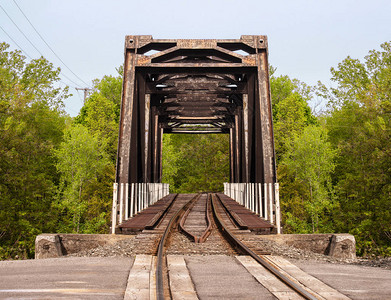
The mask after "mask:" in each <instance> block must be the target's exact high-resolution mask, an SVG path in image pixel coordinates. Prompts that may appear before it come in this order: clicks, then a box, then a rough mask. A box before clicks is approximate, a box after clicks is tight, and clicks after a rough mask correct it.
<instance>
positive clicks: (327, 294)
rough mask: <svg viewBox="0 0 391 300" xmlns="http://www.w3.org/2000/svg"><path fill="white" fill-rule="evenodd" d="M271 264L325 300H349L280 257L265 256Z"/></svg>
mask: <svg viewBox="0 0 391 300" xmlns="http://www.w3.org/2000/svg"><path fill="white" fill-rule="evenodd" d="M266 258H267V259H268V260H269V261H270V262H271V263H273V264H274V265H276V266H278V268H279V269H280V270H282V271H284V272H285V273H286V274H289V275H290V276H291V277H293V278H294V279H295V280H297V281H298V282H299V283H301V284H302V285H304V286H305V287H306V288H308V289H309V291H312V292H314V293H316V294H318V295H320V296H321V297H324V298H325V299H335V300H349V299H350V298H349V297H347V296H346V295H344V294H342V293H340V292H338V291H337V290H335V289H333V288H332V287H330V286H329V285H327V284H325V283H324V282H322V281H320V280H319V279H317V278H315V277H313V276H311V275H310V274H308V273H306V272H304V271H303V270H301V269H300V268H298V267H297V266H295V265H294V264H292V263H291V262H289V261H288V260H286V259H284V258H282V257H280V256H272V255H270V256H267V257H266Z"/></svg>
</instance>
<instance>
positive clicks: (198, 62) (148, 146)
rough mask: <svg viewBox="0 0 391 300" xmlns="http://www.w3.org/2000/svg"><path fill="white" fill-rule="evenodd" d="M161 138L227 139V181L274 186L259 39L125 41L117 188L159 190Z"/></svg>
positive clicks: (263, 45) (263, 47)
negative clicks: (129, 186)
mask: <svg viewBox="0 0 391 300" xmlns="http://www.w3.org/2000/svg"><path fill="white" fill-rule="evenodd" d="M172 99H174V100H172ZM224 99H226V100H224ZM191 126H193V127H191ZM197 126H198V127H197ZM165 132H167V133H174V132H178V133H213V132H221V133H229V135H230V169H231V172H230V181H231V182H233V183H235V182H236V183H238V182H253V183H275V182H276V181H277V180H276V166H275V151H274V136H273V121H272V108H271V96H270V86H269V65H268V42H267V37H266V36H264V35H251V36H241V38H240V39H224V40H218V39H199V40H198V39H153V38H152V36H148V35H140V36H133V35H129V36H126V38H125V63H124V75H123V89H122V101H121V113H120V129H119V141H118V156H117V170H116V182H117V183H119V184H121V183H123V184H131V183H142V182H144V183H147V182H155V183H157V182H160V180H161V174H162V162H161V156H162V137H163V133H165Z"/></svg>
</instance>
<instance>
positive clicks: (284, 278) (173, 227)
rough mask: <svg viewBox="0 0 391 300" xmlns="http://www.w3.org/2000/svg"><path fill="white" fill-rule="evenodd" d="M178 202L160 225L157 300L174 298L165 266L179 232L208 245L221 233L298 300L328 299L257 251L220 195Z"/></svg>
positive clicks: (249, 233)
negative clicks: (169, 246)
mask: <svg viewBox="0 0 391 300" xmlns="http://www.w3.org/2000/svg"><path fill="white" fill-rule="evenodd" d="M178 200H180V201H179V202H177V203H174V204H173V209H171V210H170V212H169V213H168V214H167V216H166V218H164V220H165V221H164V222H162V223H161V224H160V227H162V226H164V227H165V230H164V233H163V234H162V238H161V239H160V242H159V246H158V251H157V264H156V273H155V277H156V296H157V299H158V300H162V299H168V298H170V297H171V293H170V287H169V280H168V274H167V273H168V272H167V266H166V265H165V264H166V260H165V256H166V254H165V251H166V248H167V241H168V240H169V236H170V235H171V234H172V233H173V232H176V231H177V230H179V231H181V232H183V233H184V234H185V235H186V236H187V237H188V238H189V239H190V240H191V241H192V242H195V243H199V242H201V241H205V240H206V238H202V237H205V236H208V235H209V234H210V232H211V231H212V230H219V231H220V232H221V233H222V235H223V236H224V238H225V239H226V240H227V241H228V242H229V244H230V245H231V247H232V248H234V249H235V251H236V253H239V254H242V255H246V256H250V257H252V258H253V259H254V260H255V261H256V262H257V263H259V264H260V265H261V266H263V267H264V268H265V269H267V270H268V271H269V272H270V273H271V274H273V275H274V276H276V277H277V278H278V279H279V280H280V281H281V282H283V283H284V284H285V285H287V286H288V287H289V288H290V289H292V290H293V291H294V292H295V293H297V295H298V298H300V299H311V300H313V299H326V298H324V297H321V296H319V294H318V293H316V292H313V291H311V290H310V289H309V288H307V287H304V286H303V285H302V284H300V283H299V282H298V281H297V280H295V279H294V278H292V277H291V276H290V275H288V274H286V273H285V272H284V271H282V270H281V269H280V267H279V265H278V263H277V262H276V261H275V260H272V259H269V256H268V255H267V254H268V253H266V252H265V251H263V250H262V249H258V248H257V247H256V245H255V243H252V242H253V241H252V237H253V236H254V235H253V234H252V233H251V232H250V231H249V230H246V229H240V226H238V224H237V223H235V221H234V220H233V218H232V216H231V215H230V213H229V210H228V209H227V208H226V207H224V204H223V202H222V201H221V200H220V199H219V196H218V195H216V194H198V195H194V196H192V197H190V199H189V198H187V199H178ZM197 219H198V222H197ZM200 239H201V241H200ZM342 299H348V298H342Z"/></svg>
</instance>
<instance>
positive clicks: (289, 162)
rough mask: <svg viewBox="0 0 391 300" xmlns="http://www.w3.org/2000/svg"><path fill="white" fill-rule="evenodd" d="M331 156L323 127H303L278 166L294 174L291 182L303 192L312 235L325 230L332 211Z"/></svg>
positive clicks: (332, 154)
mask: <svg viewBox="0 0 391 300" xmlns="http://www.w3.org/2000/svg"><path fill="white" fill-rule="evenodd" d="M335 156H336V151H335V150H333V149H332V147H331V144H330V142H328V141H327V131H326V130H325V128H323V127H320V126H314V125H312V126H308V127H306V128H305V129H304V131H303V134H302V135H301V136H298V137H296V138H294V141H293V143H292V146H291V147H290V149H289V150H288V152H287V153H286V154H285V156H284V158H283V160H282V164H283V165H285V166H286V168H287V169H288V170H289V171H290V172H292V173H293V174H294V178H295V179H294V180H295V181H299V182H300V183H301V184H303V185H304V186H305V187H306V189H307V191H306V194H305V195H306V196H307V197H308V198H307V199H305V200H306V201H305V203H304V205H303V206H304V209H305V211H306V213H307V215H308V216H309V217H310V219H311V222H310V224H311V229H312V232H319V230H321V231H325V230H326V231H327V230H329V227H328V226H327V225H328V224H329V221H330V220H329V219H328V218H327V215H330V212H331V211H332V209H333V208H334V203H333V202H334V201H333V197H332V191H331V174H332V172H333V171H334V167H335V165H334V159H335ZM303 196H304V195H303ZM288 216H289V215H288Z"/></svg>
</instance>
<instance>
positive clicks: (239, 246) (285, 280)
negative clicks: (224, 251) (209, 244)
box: [212, 195, 319, 300]
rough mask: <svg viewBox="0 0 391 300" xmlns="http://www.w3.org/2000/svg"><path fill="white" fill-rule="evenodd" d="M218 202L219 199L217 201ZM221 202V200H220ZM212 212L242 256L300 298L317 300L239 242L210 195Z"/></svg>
mask: <svg viewBox="0 0 391 300" xmlns="http://www.w3.org/2000/svg"><path fill="white" fill-rule="evenodd" d="M219 200H220V199H219ZM220 202H221V200H220ZM212 210H213V214H214V217H215V220H216V221H217V222H216V223H217V226H218V227H219V228H220V229H221V231H222V233H223V235H224V236H225V237H226V238H227V240H228V241H229V242H230V243H231V244H234V245H235V248H237V249H239V250H240V251H241V252H242V253H243V254H245V255H249V256H251V257H252V258H253V259H255V260H256V261H257V262H258V263H259V264H261V265H262V266H263V267H265V268H266V269H267V270H268V271H269V272H271V273H272V274H273V275H275V276H276V277H277V278H278V279H279V280H281V281H282V282H283V283H285V284H286V285H288V286H289V287H290V288H292V289H293V290H294V291H295V292H297V293H298V294H300V295H301V296H302V297H304V298H305V299H307V300H319V298H317V297H316V296H314V295H313V294H311V293H309V292H308V291H307V290H305V289H304V288H303V287H301V286H300V285H299V284H297V283H296V282H294V281H293V280H291V279H290V278H288V277H287V276H286V275H284V274H283V273H281V272H280V271H279V270H278V269H277V268H275V267H274V266H273V265H271V264H270V263H269V262H268V261H267V260H266V259H265V258H264V257H262V256H261V255H257V254H256V253H255V252H254V251H252V250H251V249H250V248H249V247H247V246H246V245H245V244H244V243H243V242H241V241H240V240H239V239H238V238H237V237H236V236H235V235H234V234H233V233H232V232H231V231H230V230H229V229H228V228H227V227H226V226H225V224H224V222H223V221H222V219H221V216H220V214H219V213H218V212H217V208H216V203H215V195H212Z"/></svg>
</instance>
